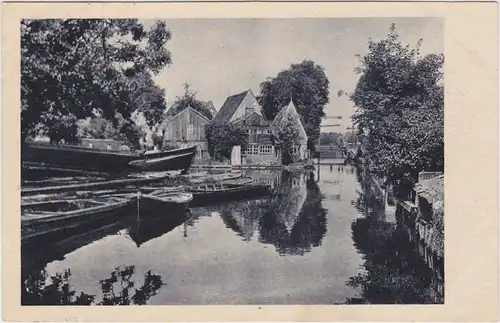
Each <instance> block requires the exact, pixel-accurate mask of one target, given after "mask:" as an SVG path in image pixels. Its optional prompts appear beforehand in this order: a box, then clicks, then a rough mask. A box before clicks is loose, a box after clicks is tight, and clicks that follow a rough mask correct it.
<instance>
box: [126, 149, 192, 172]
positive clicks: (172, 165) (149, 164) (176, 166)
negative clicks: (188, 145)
mask: <svg viewBox="0 0 500 323" xmlns="http://www.w3.org/2000/svg"><path fill="white" fill-rule="evenodd" d="M195 155H196V151H193V152H187V153H183V154H178V155H171V156H165V157H159V158H149V159H140V160H134V161H131V162H130V163H129V166H130V167H132V168H133V169H134V170H136V171H137V170H139V171H145V172H148V171H149V172H156V171H169V170H182V171H183V172H184V173H186V172H187V171H188V170H189V168H190V167H191V164H192V163H193V161H194V157H195Z"/></svg>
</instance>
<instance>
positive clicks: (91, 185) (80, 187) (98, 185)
mask: <svg viewBox="0 0 500 323" xmlns="http://www.w3.org/2000/svg"><path fill="white" fill-rule="evenodd" d="M168 176H169V175H168V174H164V175H158V176H157V175H155V176H146V177H136V178H125V179H115V180H108V181H98V182H84V183H77V184H70V185H58V186H45V187H25V188H22V189H21V196H24V195H38V194H50V193H62V192H76V191H84V190H97V189H100V190H102V189H110V188H115V187H123V186H126V185H141V184H147V183H153V182H156V181H162V180H164V179H166V178H167V177H168Z"/></svg>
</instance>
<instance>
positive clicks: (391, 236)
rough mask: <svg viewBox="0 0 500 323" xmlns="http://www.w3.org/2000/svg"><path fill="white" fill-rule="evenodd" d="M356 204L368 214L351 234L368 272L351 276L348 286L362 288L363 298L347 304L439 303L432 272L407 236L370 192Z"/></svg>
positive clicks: (354, 223)
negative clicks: (433, 286)
mask: <svg viewBox="0 0 500 323" xmlns="http://www.w3.org/2000/svg"><path fill="white" fill-rule="evenodd" d="M361 184H362V187H364V186H365V185H364V184H365V183H363V182H362V183H361ZM353 204H354V205H355V207H356V208H358V210H360V212H362V213H363V214H364V215H365V217H363V218H358V219H356V220H355V221H354V222H353V223H352V235H353V240H354V243H355V246H356V248H357V249H358V250H359V251H360V252H361V253H363V254H364V258H365V264H364V267H365V270H366V271H365V272H363V273H360V274H358V275H357V276H354V277H350V279H349V281H348V283H347V284H348V285H349V286H351V287H357V288H360V289H361V292H362V298H353V299H348V300H347V303H348V304H354V303H368V304H424V303H436V302H440V301H439V300H436V299H435V298H434V297H432V287H431V282H432V281H433V278H432V275H433V273H432V270H431V269H429V268H428V267H427V265H426V264H425V262H424V260H423V259H422V258H421V256H420V255H419V254H418V253H417V252H416V251H415V249H414V247H413V245H412V244H411V242H409V240H408V237H407V235H406V233H405V232H404V231H403V230H402V229H400V228H397V227H394V226H393V225H392V224H390V223H388V222H386V221H385V216H384V211H383V209H381V206H380V204H379V201H377V199H376V198H375V197H374V196H373V195H372V194H371V191H370V190H366V191H365V190H364V192H358V198H357V200H356V201H353Z"/></svg>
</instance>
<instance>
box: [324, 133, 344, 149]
mask: <svg viewBox="0 0 500 323" xmlns="http://www.w3.org/2000/svg"><path fill="white" fill-rule="evenodd" d="M341 137H342V134H341V133H338V132H329V133H328V132H322V133H321V134H320V136H319V143H320V145H328V146H329V145H337V144H338V142H339V139H340V138H341Z"/></svg>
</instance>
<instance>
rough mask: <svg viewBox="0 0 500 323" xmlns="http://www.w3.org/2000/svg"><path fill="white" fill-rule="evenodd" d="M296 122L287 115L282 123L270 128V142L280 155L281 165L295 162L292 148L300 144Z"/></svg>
mask: <svg viewBox="0 0 500 323" xmlns="http://www.w3.org/2000/svg"><path fill="white" fill-rule="evenodd" d="M296 122H297V120H296V119H294V118H293V116H292V115H288V116H287V118H286V119H285V120H284V123H282V124H279V125H273V126H272V127H271V132H272V137H271V138H272V141H273V144H274V146H275V147H276V149H278V150H279V151H280V153H281V162H282V164H283V165H288V164H291V163H293V162H294V161H295V156H294V152H293V150H294V148H295V147H297V146H298V145H299V144H300V138H299V136H300V132H299V130H298V129H297V126H296Z"/></svg>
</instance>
